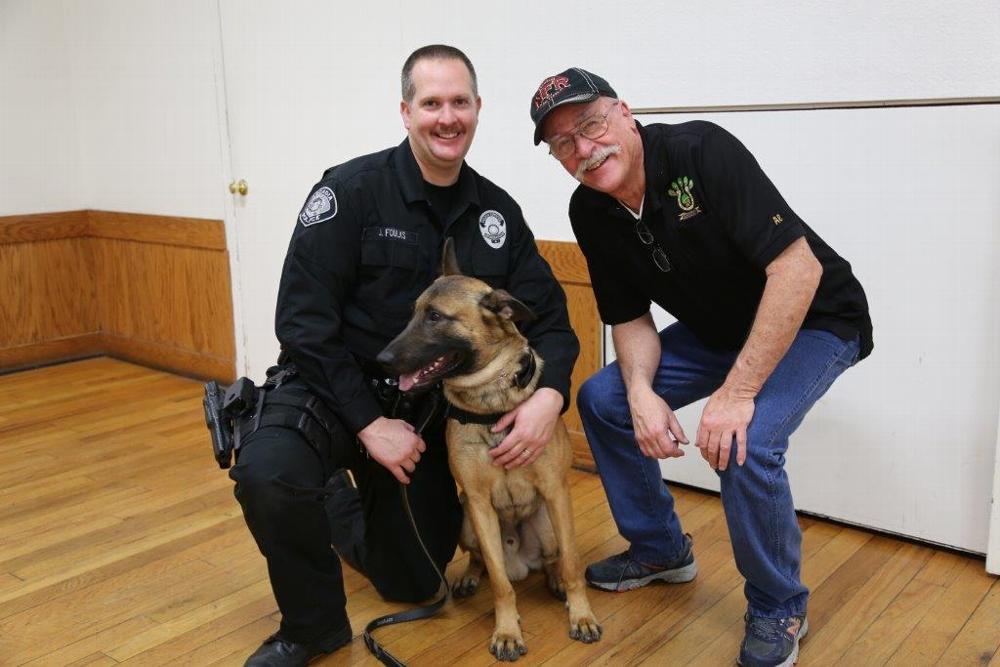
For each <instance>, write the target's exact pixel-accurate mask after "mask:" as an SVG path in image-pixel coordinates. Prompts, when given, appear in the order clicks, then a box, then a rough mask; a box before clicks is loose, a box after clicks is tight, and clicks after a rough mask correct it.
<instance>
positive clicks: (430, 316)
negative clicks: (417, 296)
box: [427, 310, 441, 322]
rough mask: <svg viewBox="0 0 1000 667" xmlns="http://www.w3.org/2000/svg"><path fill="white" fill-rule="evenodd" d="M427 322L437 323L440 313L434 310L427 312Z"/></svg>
mask: <svg viewBox="0 0 1000 667" xmlns="http://www.w3.org/2000/svg"><path fill="white" fill-rule="evenodd" d="M427 320H428V321H430V322H439V321H440V320H441V313H439V312H438V311H436V310H429V311H427Z"/></svg>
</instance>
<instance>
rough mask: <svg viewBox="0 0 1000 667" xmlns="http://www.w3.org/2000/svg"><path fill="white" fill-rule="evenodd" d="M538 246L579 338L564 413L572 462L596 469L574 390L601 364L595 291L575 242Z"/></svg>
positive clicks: (601, 343) (600, 332) (585, 262)
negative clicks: (569, 397) (570, 443)
mask: <svg viewBox="0 0 1000 667" xmlns="http://www.w3.org/2000/svg"><path fill="white" fill-rule="evenodd" d="M538 249H539V251H540V252H541V254H542V256H543V257H544V258H545V260H546V261H547V262H548V263H549V266H551V267H552V272H553V273H554V274H555V276H556V279H557V280H558V281H559V283H560V284H561V285H562V286H563V289H564V290H565V291H566V304H567V306H568V308H569V320H570V324H571V325H572V326H573V330H574V331H576V336H577V338H579V339H580V357H579V359H577V361H576V366H575V367H574V368H573V388H572V391H571V401H572V404H571V405H570V408H569V410H568V411H567V412H566V426H567V428H568V429H569V436H570V440H571V441H572V443H573V465H574V466H576V467H578V468H583V469H586V470H596V466H595V465H594V457H593V455H592V454H591V453H590V446H589V445H588V444H587V438H586V436H585V435H584V433H583V425H582V424H581V423H580V413H579V412H578V411H577V409H576V392H577V390H578V389H579V388H580V385H581V384H583V381H584V380H586V379H587V378H588V377H590V376H591V375H593V374H594V373H596V372H597V371H598V370H599V369H600V368H601V366H603V365H604V336H603V334H602V331H603V327H602V325H601V317H600V315H599V314H598V312H597V301H595V300H594V292H593V291H592V290H591V287H590V273H589V272H588V271H587V260H586V259H584V257H583V253H582V252H581V251H580V247H579V246H578V245H577V244H575V243H569V242H566V241H538Z"/></svg>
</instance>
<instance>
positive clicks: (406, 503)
mask: <svg viewBox="0 0 1000 667" xmlns="http://www.w3.org/2000/svg"><path fill="white" fill-rule="evenodd" d="M436 413H437V407H435V408H434V409H432V410H430V411H429V412H428V415H427V418H426V419H425V420H424V423H423V424H421V425H420V428H418V429H417V434H421V433H423V430H424V428H425V427H426V426H427V424H428V423H429V422H430V420H431V419H432V418H433V417H434V415H435V414H436ZM399 492H400V493H399V496H400V500H401V501H402V503H403V509H405V510H406V516H407V517H408V518H409V520H410V526H411V527H412V528H413V534H414V535H415V536H416V538H417V542H418V543H419V544H420V548H421V549H422V550H423V552H424V555H425V556H427V561H428V562H429V563H430V564H431V567H433V568H434V572H435V573H436V574H437V576H438V579H440V580H441V587H442V593H441V595H440V597H439V598H438V599H437V600H435V601H434V602H432V603H430V604H429V605H425V606H423V607H417V608H415V609H408V610H406V611H404V612H402V613H399V614H387V615H385V616H379V617H378V618H376V619H374V620H372V621H371V622H370V623H369V624H368V625H366V626H365V631H364V633H363V634H362V637H364V640H365V646H367V647H368V650H369V651H370V652H371V654H372V655H373V656H375V657H376V658H377V659H378V661H379V662H381V663H382V664H383V665H389V667H406V663H404V662H401V661H400V660H399V659H398V658H397V657H396V656H394V655H393V654H392V653H389V652H388V651H387V650H385V649H384V648H383V647H382V645H381V644H379V643H378V642H377V641H376V640H375V637H373V636H372V632H374V631H375V630H378V629H379V628H382V627H385V626H387V625H395V624H396V623H407V622H409V621H417V620H420V619H421V618H429V617H431V616H433V615H434V614H436V613H438V611H440V610H441V607H443V606H444V604H445V602H447V601H448V598H449V597H451V589H450V588H449V587H448V580H447V579H445V578H444V575H443V574H442V573H441V570H439V569H438V566H437V563H435V562H434V559H433V558H432V557H431V554H430V551H428V549H427V545H425V544H424V540H423V538H421V537H420V530H418V529H417V521H416V519H414V518H413V512H412V511H411V510H410V499H409V497H408V496H407V494H406V485H405V484H400V485H399Z"/></svg>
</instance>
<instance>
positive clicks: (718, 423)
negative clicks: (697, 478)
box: [696, 387, 755, 470]
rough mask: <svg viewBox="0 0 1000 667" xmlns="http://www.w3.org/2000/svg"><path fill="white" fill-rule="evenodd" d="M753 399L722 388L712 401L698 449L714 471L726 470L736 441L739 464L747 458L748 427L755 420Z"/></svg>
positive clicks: (701, 425) (700, 431)
mask: <svg viewBox="0 0 1000 667" xmlns="http://www.w3.org/2000/svg"><path fill="white" fill-rule="evenodd" d="M754 407H755V406H754V402H753V399H752V398H749V397H747V396H740V395H737V394H734V393H732V392H730V391H729V390H727V389H726V388H725V387H722V388H720V389H718V390H717V391H716V392H715V393H714V394H712V395H711V397H709V399H708V403H707V404H706V405H705V409H704V410H703V411H702V413H701V422H700V423H699V424H698V440H697V441H696V442H697V445H698V449H700V450H701V456H702V458H703V459H705V460H706V461H708V465H710V466H712V469H713V470H725V469H726V467H727V466H728V465H729V456H730V452H731V450H732V446H733V439H734V438H735V439H736V463H737V464H738V465H743V462H744V461H746V459H747V427H748V426H749V425H750V420H751V419H752V418H753V413H754Z"/></svg>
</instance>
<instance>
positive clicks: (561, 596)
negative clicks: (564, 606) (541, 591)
mask: <svg viewBox="0 0 1000 667" xmlns="http://www.w3.org/2000/svg"><path fill="white" fill-rule="evenodd" d="M545 586H546V587H547V588H548V589H549V593H550V594H551V595H552V597H554V598H555V599H557V600H562V601H563V602H565V601H566V584H564V583H563V580H562V579H561V578H560V577H558V576H553V575H551V574H546V575H545Z"/></svg>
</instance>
